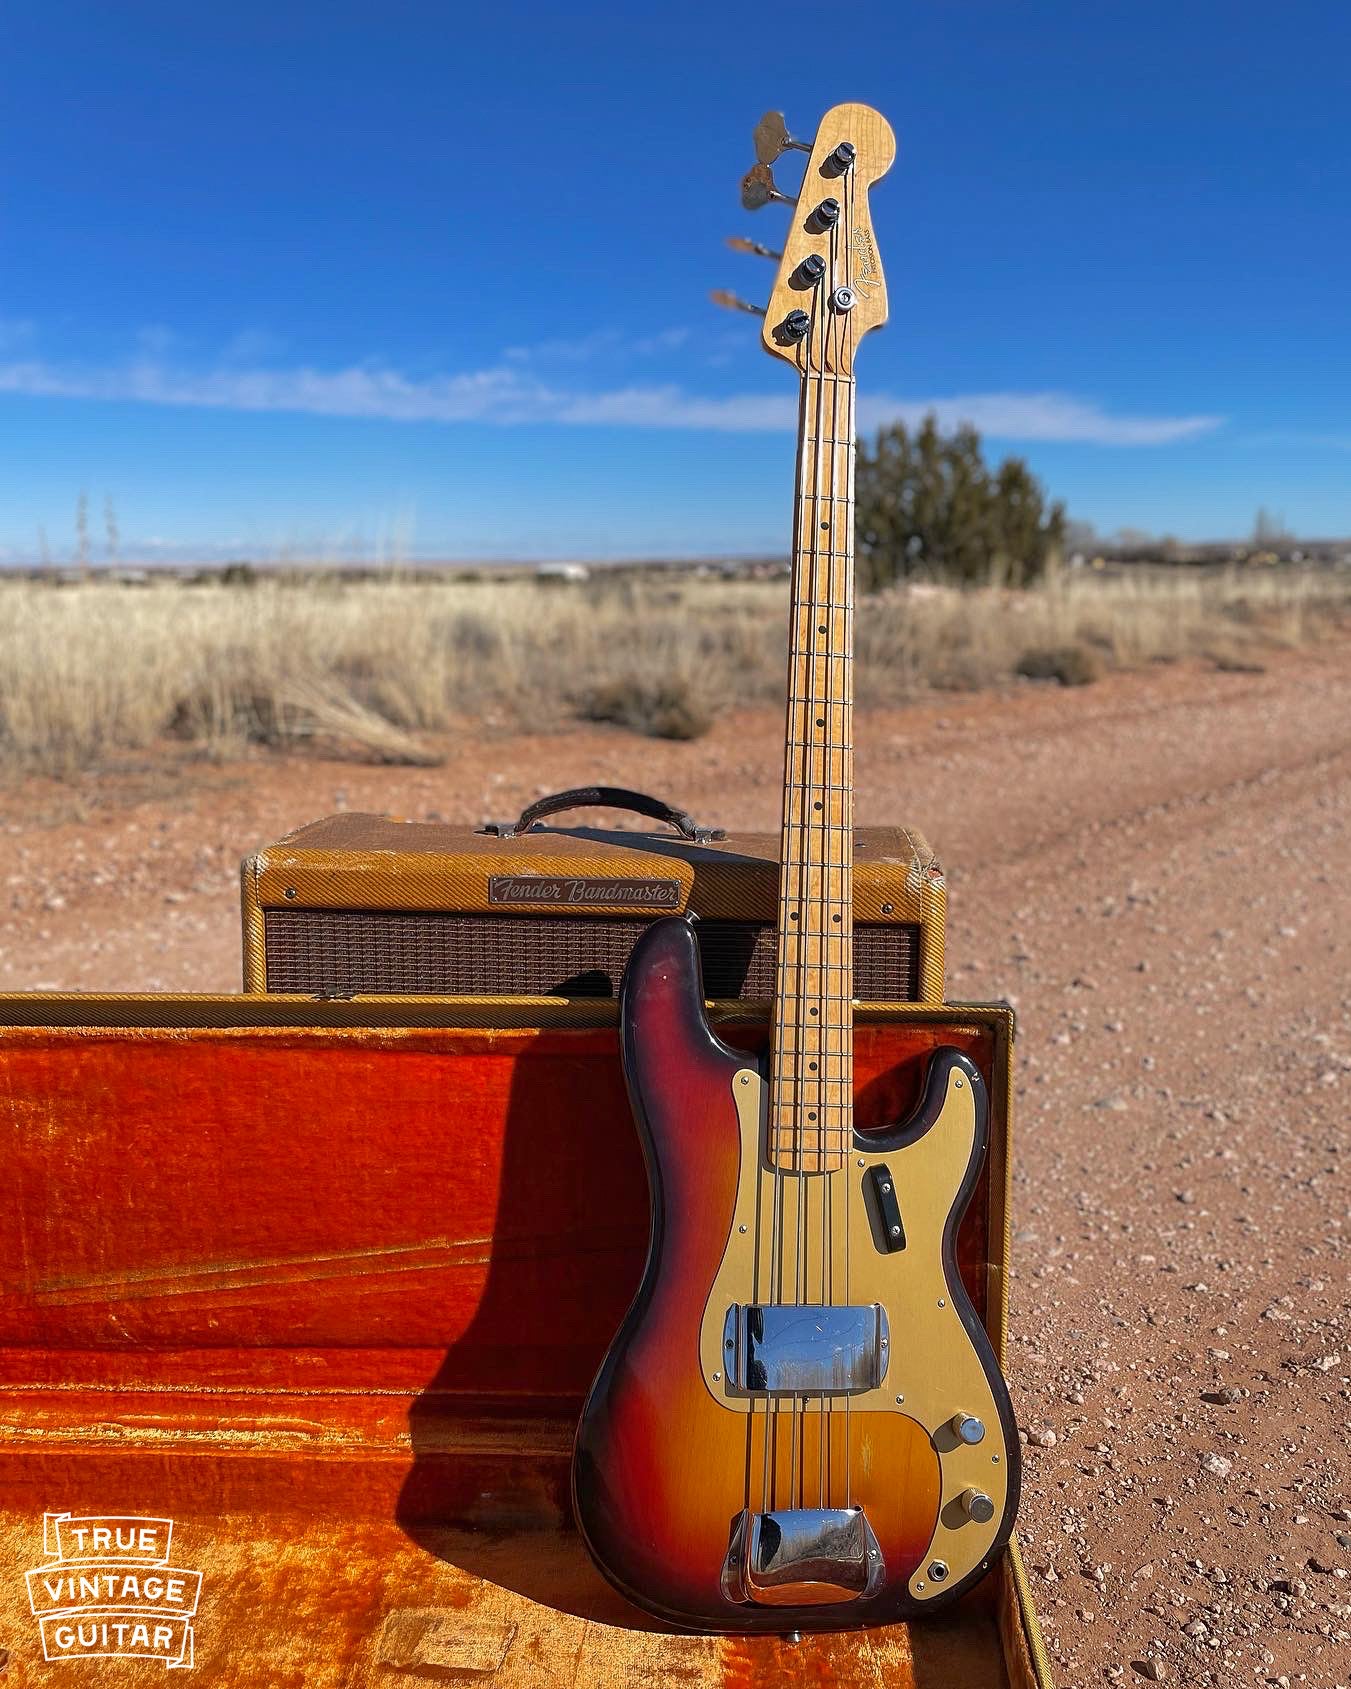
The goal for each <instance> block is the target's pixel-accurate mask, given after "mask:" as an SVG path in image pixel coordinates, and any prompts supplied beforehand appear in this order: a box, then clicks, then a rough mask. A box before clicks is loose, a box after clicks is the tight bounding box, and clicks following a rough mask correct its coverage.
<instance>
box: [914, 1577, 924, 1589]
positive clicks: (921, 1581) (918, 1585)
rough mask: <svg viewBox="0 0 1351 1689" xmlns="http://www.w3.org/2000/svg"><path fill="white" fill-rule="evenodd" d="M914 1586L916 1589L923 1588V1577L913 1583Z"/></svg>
mask: <svg viewBox="0 0 1351 1689" xmlns="http://www.w3.org/2000/svg"><path fill="white" fill-rule="evenodd" d="M915 1588H916V1589H923V1588H924V1579H923V1578H921V1579H920V1580H919V1582H918V1583H917V1584H916V1585H915Z"/></svg>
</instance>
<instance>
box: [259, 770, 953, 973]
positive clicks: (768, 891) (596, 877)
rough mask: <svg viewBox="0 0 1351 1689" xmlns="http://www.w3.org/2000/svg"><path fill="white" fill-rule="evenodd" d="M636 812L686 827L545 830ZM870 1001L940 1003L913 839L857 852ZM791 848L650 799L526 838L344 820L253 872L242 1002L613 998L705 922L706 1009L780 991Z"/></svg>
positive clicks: (575, 803)
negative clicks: (674, 922) (781, 867)
mask: <svg viewBox="0 0 1351 1689" xmlns="http://www.w3.org/2000/svg"><path fill="white" fill-rule="evenodd" d="M581 807H586V808H601V807H605V808H623V809H631V810H636V811H637V812H638V813H639V814H641V815H644V816H647V817H649V818H652V819H655V820H660V821H662V822H664V823H667V824H668V825H669V827H670V828H671V829H673V830H672V831H669V832H665V833H656V832H629V831H619V830H608V829H603V828H595V827H567V828H559V827H546V826H544V825H543V823H544V821H545V819H546V818H547V817H550V816H553V815H557V814H559V813H561V812H562V811H564V810H567V809H575V808H581ZM855 851H856V856H855V867H854V972H855V992H856V995H857V996H858V997H859V998H860V999H861V1000H864V1001H867V1002H873V1003H887V1002H910V1001H923V1002H941V1001H942V998H943V929H944V914H945V909H946V899H947V894H946V888H945V886H944V883H943V876H942V872H941V870H940V869H939V866H938V864H937V862H936V861H935V860H934V856H933V852H932V851H931V850H930V849H929V846H928V845H927V843H926V842H925V840H924V839H923V838H922V836H921V835H920V834H919V833H917V832H915V831H914V830H913V829H911V828H906V827H864V828H860V829H859V831H858V834H857V838H856V840H855ZM778 855H779V839H778V836H777V835H772V836H771V835H769V834H756V833H752V834H746V835H744V836H741V837H737V838H728V837H727V836H726V835H725V834H724V833H722V832H720V831H717V830H713V829H710V828H705V827H699V826H697V825H696V824H695V823H694V822H693V821H692V820H691V819H690V817H689V816H688V815H686V814H684V813H683V812H682V811H679V810H676V809H673V808H671V807H670V806H669V805H667V804H664V803H662V802H660V800H658V799H655V798H650V797H647V796H645V795H644V794H642V793H638V792H629V791H624V790H621V789H617V788H611V787H592V788H587V789H584V790H580V791H572V792H560V793H557V794H556V795H554V796H553V797H549V798H542V799H540V801H539V802H538V803H535V804H532V805H531V806H530V807H529V808H528V809H527V810H526V811H525V812H524V814H523V815H521V817H520V818H519V819H518V820H517V821H515V822H513V823H510V824H503V825H501V826H497V827H488V828H484V829H482V830H481V831H478V832H473V831H471V830H469V829H468V828H463V827H452V826H448V825H445V824H442V823H430V822H413V821H397V820H393V819H391V818H390V817H388V816H381V815H358V814H344V815H332V816H329V817H328V818H327V819H325V820H322V821H315V822H313V823H311V824H310V825H309V826H306V827H301V828H300V829H299V830H298V831H296V832H294V833H290V834H288V835H287V836H286V837H285V838H284V839H281V840H279V841H278V842H277V843H276V844H273V845H269V846H267V847H266V848H265V849H264V850H261V851H259V852H258V853H257V854H256V855H254V856H251V857H249V858H247V859H246V860H245V862H244V864H243V872H242V896H243V921H244V988H245V990H246V991H268V992H273V993H276V992H298V993H304V994H306V995H310V996H348V995H363V996H364V995H368V994H376V995H381V994H390V993H398V994H413V995H438V996H493V997H516V996H522V997H549V996H561V997H610V996H613V995H615V993H616V992H617V990H618V987H619V981H620V977H621V975H622V973H623V971H624V964H625V962H626V961H627V960H628V956H629V952H630V951H631V950H632V948H633V946H634V944H635V943H636V942H637V940H638V937H639V935H640V934H641V932H642V931H643V929H644V928H645V927H646V926H647V925H648V924H649V923H650V922H651V921H654V920H656V919H658V918H659V917H661V916H663V915H673V914H690V915H694V916H697V923H696V929H695V930H696V932H697V934H698V939H699V947H700V951H701V953H702V957H703V965H704V987H705V991H706V992H707V994H708V996H709V997H711V998H721V999H736V998H743V999H756V998H766V997H769V996H771V995H772V993H773V981H774V953H775V944H776V934H775V919H774V917H775V908H776V903H777V898H778Z"/></svg>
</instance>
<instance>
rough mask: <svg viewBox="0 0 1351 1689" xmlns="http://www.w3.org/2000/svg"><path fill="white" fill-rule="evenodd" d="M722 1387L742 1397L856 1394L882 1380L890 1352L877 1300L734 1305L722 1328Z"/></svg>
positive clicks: (883, 1319) (728, 1311) (875, 1386)
mask: <svg viewBox="0 0 1351 1689" xmlns="http://www.w3.org/2000/svg"><path fill="white" fill-rule="evenodd" d="M722 1347H723V1362H724V1371H725V1374H726V1378H727V1388H728V1389H729V1390H732V1391H735V1392H736V1393H738V1394H740V1395H748V1396H759V1395H764V1396H854V1395H858V1394H860V1393H861V1392H862V1391H864V1390H875V1389H876V1388H877V1386H878V1385H879V1384H880V1383H881V1382H882V1380H883V1378H884V1377H885V1376H886V1371H887V1358H888V1353H889V1348H890V1343H889V1338H888V1333H887V1316H886V1312H885V1310H884V1309H883V1307H882V1305H881V1303H880V1302H865V1303H864V1304H863V1305H862V1306H860V1307H846V1308H832V1307H825V1306H823V1305H821V1304H819V1303H811V1302H808V1303H782V1302H765V1303H754V1302H738V1303H734V1304H733V1305H732V1306H731V1307H730V1308H729V1309H728V1310H727V1318H726V1321H725V1322H724V1325H723V1345H722Z"/></svg>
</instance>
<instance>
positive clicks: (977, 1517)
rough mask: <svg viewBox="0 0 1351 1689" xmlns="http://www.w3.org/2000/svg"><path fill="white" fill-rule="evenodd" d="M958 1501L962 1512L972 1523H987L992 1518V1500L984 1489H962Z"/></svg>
mask: <svg viewBox="0 0 1351 1689" xmlns="http://www.w3.org/2000/svg"><path fill="white" fill-rule="evenodd" d="M958 1502H959V1504H960V1506H961V1509H962V1512H963V1513H965V1514H966V1516H967V1518H968V1519H970V1520H971V1521H972V1522H973V1523H974V1524H977V1525H988V1524H989V1523H990V1521H991V1519H993V1518H994V1502H992V1501H991V1500H990V1498H989V1496H988V1495H986V1493H985V1491H984V1490H963V1491H962V1493H961V1495H960V1496H959V1497H958Z"/></svg>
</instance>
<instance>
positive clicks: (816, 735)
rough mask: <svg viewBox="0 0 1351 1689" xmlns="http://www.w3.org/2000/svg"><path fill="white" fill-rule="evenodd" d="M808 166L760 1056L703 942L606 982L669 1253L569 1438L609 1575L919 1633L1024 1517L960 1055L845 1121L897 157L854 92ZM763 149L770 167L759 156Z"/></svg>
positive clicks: (587, 1516) (809, 1623)
mask: <svg viewBox="0 0 1351 1689" xmlns="http://www.w3.org/2000/svg"><path fill="white" fill-rule="evenodd" d="M756 138H757V145H758V147H759V149H760V163H759V164H758V165H757V166H756V169H755V170H753V171H752V172H751V175H750V176H749V177H748V178H747V180H746V183H745V185H744V188H743V199H744V202H745V203H746V204H747V205H748V206H755V205H759V204H763V203H765V202H766V201H767V200H769V199H773V198H784V197H786V196H782V195H780V194H779V193H778V190H777V188H776V187H774V185H773V179H772V176H771V175H770V172H769V163H770V162H771V160H772V158H773V156H774V155H775V154H776V152H779V151H784V150H787V149H790V148H794V147H799V146H801V150H803V151H805V152H808V153H809V157H808V162H807V168H806V172H805V174H804V178H803V186H802V191H801V193H800V195H799V196H798V198H797V199H796V201H795V202H790V203H793V205H794V209H793V212H792V224H791V227H790V230H789V235H788V238H787V240H786V242H785V250H784V252H783V254H782V257H781V259H780V263H779V276H778V280H777V282H776V285H775V288H774V291H773V294H772V295H771V299H770V304H769V307H768V310H767V312H766V320H765V328H764V343H765V346H766V347H767V349H768V350H769V351H771V352H773V353H774V354H775V355H776V356H779V357H782V358H784V359H786V360H787V361H789V362H791V363H793V364H794V366H795V367H796V369H797V371H798V374H799V376H800V379H801V402H800V411H799V430H798V467H797V498H796V522H795V529H794V546H793V578H792V587H791V624H790V625H791V633H790V644H789V661H788V719H787V731H786V736H785V737H786V748H785V763H784V807H783V835H782V851H781V860H780V907H779V920H778V947H779V948H778V964H777V976H776V993H775V999H774V1004H773V1017H772V1028H771V1040H770V1045H769V1048H768V1051H767V1052H766V1054H765V1055H764V1056H763V1058H752V1057H749V1056H747V1055H746V1054H745V1053H744V1052H739V1051H736V1050H733V1049H730V1048H729V1047H728V1046H726V1045H725V1044H723V1043H722V1042H721V1041H720V1040H719V1039H718V1038H717V1037H716V1036H715V1034H714V1033H713V1031H712V1029H711V1028H710V1026H709V1023H708V1020H707V1018H706V1015H705V1009H704V996H703V983H702V979H701V977H700V970H699V960H698V951H697V947H696V945H695V941H694V934H693V929H692V927H691V925H690V923H689V922H688V921H687V920H684V919H672V920H667V921H661V922H658V923H656V924H655V925H654V926H653V927H651V928H650V929H649V930H648V932H647V933H646V934H645V936H644V937H643V939H642V940H641V941H640V943H639V945H638V946H637V947H636V948H635V950H634V953H633V955H632V957H631V959H630V962H629V966H628V969H627V972H626V975H625V979H624V984H623V987H622V990H621V1004H620V1007H621V1028H622V1044H623V1059H624V1066H625V1072H626V1076H627V1079H628V1085H629V1093H630V1096H631V1098H632V1102H633V1107H634V1113H635V1116H636V1118H637V1122H638V1126H639V1130H640V1133H641V1136H642V1141H643V1145H644V1152H645V1155H646V1159H647V1168H648V1177H649V1184H650V1190H651V1198H652V1216H653V1218H652V1237H651V1247H650V1251H649V1256H648V1261H647V1268H646V1272H645V1274H644V1277H643V1282H642V1285H641V1288H640V1290H639V1292H638V1295H637V1297H636V1298H635V1301H634V1303H633V1306H632V1308H631V1309H630V1311H629V1314H628V1316H627V1318H626V1320H625V1322H624V1325H623V1327H622V1328H621V1330H620V1332H619V1334H618V1336H617V1337H616V1339H615V1341H614V1343H613V1345H612V1347H611V1349H610V1352H609V1354H608V1356H607V1358H606V1360H605V1363H604V1365H603V1367H602V1368H601V1371H600V1374H599V1376H598V1377H597V1379H596V1381H595V1384H594V1385H593V1387H592V1390H591V1393H590V1395H589V1397H588V1400H587V1403H586V1406H585V1408H584V1411H583V1414H582V1418H581V1422H580V1425H579V1428H578V1433H577V1442H576V1449H575V1454H574V1461H573V1500H574V1508H575V1511H576V1516H577V1520H578V1523H579V1525H580V1528H581V1530H582V1533H583V1536H584V1537H585V1539H586V1542H587V1544H588V1546H589V1548H590V1550H591V1552H592V1554H593V1556H594V1557H595V1559H596V1561H597V1562H598V1564H599V1565H600V1567H601V1569H602V1570H603V1571H604V1572H605V1573H606V1575H607V1576H608V1577H609V1578H610V1579H611V1581H612V1582H613V1583H614V1584H615V1585H616V1586H617V1587H618V1588H619V1589H621V1590H622V1591H623V1592H624V1593H625V1594H626V1595H627V1596H628V1597H629V1598H630V1599H631V1600H633V1601H634V1602H636V1603H637V1604H638V1605H640V1606H642V1607H644V1608H646V1609H647V1610H648V1611H650V1612H652V1613H654V1614H656V1615H657V1616H658V1617H660V1618H662V1619H663V1620H665V1621H667V1622H668V1623H671V1624H674V1625H677V1626H681V1627H685V1628H691V1629H700V1630H712V1631H724V1632H755V1631H778V1632H791V1631H801V1630H808V1629H814V1630H815V1629H831V1630H839V1629H847V1628H853V1627H855V1626H863V1625H876V1624H885V1623H889V1622H893V1621H895V1620H898V1619H904V1618H911V1617H914V1616H916V1615H918V1614H920V1613H922V1612H925V1611H928V1610H932V1609H936V1608H939V1607H942V1606H944V1605H946V1604H947V1603H948V1602H949V1601H951V1600H952V1599H953V1598H954V1597H956V1596H957V1595H959V1594H960V1593H961V1592H962V1591H963V1590H965V1589H967V1588H968V1587H969V1586H970V1585H971V1584H972V1583H974V1582H975V1581H976V1580H977V1579H979V1578H980V1577H981V1576H982V1575H983V1574H984V1573H985V1572H986V1571H987V1570H988V1569H989V1568H990V1566H991V1565H992V1564H993V1562H994V1560H995V1558H996V1556H997V1555H998V1554H999V1552H1000V1551H1001V1549H1002V1548H1003V1546H1004V1544H1005V1543H1006V1541H1007V1539H1008V1536H1009V1533H1010V1531H1011V1529H1012V1525H1013V1519H1014V1514H1015V1511H1016V1507H1017V1500H1018V1480H1019V1467H1018V1443H1017V1437H1016V1431H1015V1427H1014V1422H1013V1417H1012V1413H1011V1409H1010V1406H1009V1400H1008V1395H1007V1391H1006V1389H1005V1387H1004V1383H1003V1380H1002V1378H1001V1377H1000V1373H999V1368H998V1365H997V1363H996V1360H995V1356H994V1353H993V1351H992V1348H991V1345H990V1342H989V1339H988V1337H987V1336H986V1333H985V1330H984V1327H983V1326H982V1324H981V1321H980V1319H979V1317H978V1316H977V1314H976V1312H975V1310H974V1308H973V1307H972V1305H971V1302H970V1299H969V1298H968V1296H967V1294H966V1291H965V1290H964V1288H963V1285H962V1281H961V1278H960V1276H959V1274H958V1271H957V1266H956V1259H955V1247H954V1246H955V1236H956V1230H957V1226H958V1223H959V1221H960V1219H961V1216H962V1212H963V1210H964V1208H965V1206H966V1203H967V1201H968V1199H969V1197H970V1194H971V1191H972V1189H973V1187H974V1184H975V1181H976V1179H977V1177H978V1174H979V1171H980V1167H981V1162H982V1158H983V1155H984V1152H985V1146H986V1135H987V1129H988V1106H987V1098H986V1092H985V1086H984V1082H983V1080H982V1078H981V1075H980V1073H979V1071H978V1070H977V1068H976V1067H975V1066H974V1064H973V1063H972V1062H971V1061H970V1060H969V1059H968V1058H967V1057H966V1056H964V1055H963V1054H961V1053H960V1052H959V1051H957V1050H955V1049H941V1048H940V1049H939V1050H937V1051H935V1052H934V1054H933V1055H932V1056H931V1058H930V1063H929V1068H928V1071H927V1074H926V1078H925V1084H924V1089H923V1095H922V1098H921V1100H920V1103H919V1105H918V1107H917V1109H916V1110H915V1113H914V1115H913V1116H912V1118H910V1119H909V1120H907V1121H899V1122H897V1123H896V1124H895V1126H894V1127H893V1128H891V1129H888V1130H884V1131H869V1132H867V1133H863V1132H859V1131H857V1130H855V1127H854V1124H853V1008H854V1005H853V990H852V957H853V948H852V946H853V933H852V921H853V894H852V846H853V785H852V687H851V676H850V670H851V662H852V621H853V520H852V518H853V443H854V380H853V351H854V347H855V344H856V342H857V340H858V339H859V338H860V337H861V335H862V333H863V332H865V331H866V329H867V328H869V327H873V326H876V325H877V324H879V323H881V322H883V321H885V318H886V297H885V291H884V287H883V283H882V276H881V269H880V265H879V262H878V258H877V248H876V243H875V241H874V239H873V235H872V229H871V222H870V219H869V217H868V206H867V188H868V186H869V184H870V183H871V182H872V181H873V180H875V179H876V178H877V177H879V176H880V175H882V174H883V172H884V171H885V170H886V169H887V168H888V166H889V165H890V163H891V160H892V157H893V154H894V145H895V143H894V140H893V138H892V135H891V131H890V129H889V128H888V126H887V125H886V123H885V122H884V121H883V119H882V118H881V117H880V116H879V115H878V114H877V113H876V112H874V111H871V110H870V109H869V108H867V107H865V106H857V105H850V106H837V107H836V108H835V109H834V110H833V111H831V112H829V113H828V114H827V115H826V117H825V119H823V121H822V124H821V127H820V130H819V131H818V134H817V137H816V140H815V143H814V144H813V145H812V146H811V147H810V148H808V147H806V146H805V145H802V144H801V143H797V142H794V141H792V140H791V139H790V138H789V137H788V135H787V131H786V129H785V128H784V126H783V123H782V120H781V119H780V118H778V117H777V115H773V116H771V117H769V118H767V119H765V120H764V122H762V124H761V125H760V128H759V129H758V130H757V132H756ZM767 155H768V156H767Z"/></svg>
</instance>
